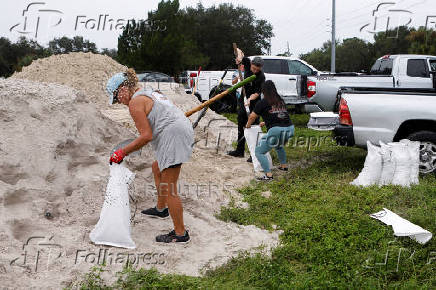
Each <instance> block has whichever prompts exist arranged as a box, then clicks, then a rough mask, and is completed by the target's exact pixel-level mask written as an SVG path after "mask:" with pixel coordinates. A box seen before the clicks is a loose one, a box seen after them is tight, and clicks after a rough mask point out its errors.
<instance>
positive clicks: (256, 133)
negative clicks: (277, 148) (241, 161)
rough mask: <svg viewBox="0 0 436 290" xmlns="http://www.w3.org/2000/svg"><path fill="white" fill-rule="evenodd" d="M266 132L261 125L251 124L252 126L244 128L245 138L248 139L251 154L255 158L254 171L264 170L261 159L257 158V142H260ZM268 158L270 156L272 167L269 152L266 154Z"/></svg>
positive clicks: (270, 162)
mask: <svg viewBox="0 0 436 290" xmlns="http://www.w3.org/2000/svg"><path fill="white" fill-rule="evenodd" d="M264 135H265V133H262V129H261V128H260V126H257V125H256V126H251V128H245V129H244V136H245V140H246V141H247V146H248V150H249V151H250V154H251V159H252V160H253V167H254V171H256V172H260V171H263V169H262V166H261V165H260V163H259V160H257V158H256V154H255V150H256V146H257V144H258V143H259V142H260V139H261V138H262V136H264ZM265 155H266V158H268V162H269V167H270V168H272V158H271V155H270V154H269V152H268V153H266V154H265Z"/></svg>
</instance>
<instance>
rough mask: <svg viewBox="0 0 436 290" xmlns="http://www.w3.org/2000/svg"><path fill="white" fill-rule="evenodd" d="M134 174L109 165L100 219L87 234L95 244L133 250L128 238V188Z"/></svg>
mask: <svg viewBox="0 0 436 290" xmlns="http://www.w3.org/2000/svg"><path fill="white" fill-rule="evenodd" d="M134 178H135V174H134V173H132V172H131V171H130V170H129V169H127V168H126V167H124V166H123V165H121V164H113V165H110V177H109V182H108V184H107V187H106V195H105V198H104V203H103V207H102V209H101V212H100V219H99V221H98V223H97V224H96V225H95V227H94V229H93V230H92V231H91V233H90V234H89V238H90V239H91V241H92V242H93V243H95V244H99V245H108V246H115V247H121V248H128V249H134V248H135V247H136V246H135V243H134V242H133V240H132V238H131V236H130V205H129V192H128V186H129V184H130V183H131V182H132V181H133V180H134Z"/></svg>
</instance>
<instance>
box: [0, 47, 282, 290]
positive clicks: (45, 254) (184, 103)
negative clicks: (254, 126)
mask: <svg viewBox="0 0 436 290" xmlns="http://www.w3.org/2000/svg"><path fill="white" fill-rule="evenodd" d="M88 55H89V54H83V55H80V54H72V56H71V58H72V59H73V60H74V61H75V62H76V63H77V66H76V69H79V68H80V70H81V71H82V70H84V69H83V68H87V69H90V68H92V67H98V66H96V65H93V61H94V57H95V56H94V55H91V56H89V57H88ZM59 61H61V63H60V64H59ZM44 62H46V63H48V64H50V65H45V66H42V65H41V63H44ZM95 62H96V63H100V62H101V63H102V64H101V71H100V72H99V74H100V75H98V76H95V77H92V78H91V79H92V80H93V81H92V82H91V83H88V84H86V83H84V81H83V80H78V81H77V82H76V81H75V78H81V79H83V78H86V76H87V75H88V74H90V73H92V72H91V71H86V69H85V72H84V73H83V74H80V73H77V72H75V71H73V72H70V73H71V75H72V76H73V77H71V80H68V81H64V80H61V81H58V80H57V79H55V80H53V79H50V78H49V77H47V78H45V81H50V82H59V83H64V84H67V85H70V86H72V84H76V83H81V84H80V85H79V86H77V87H76V88H75V89H73V88H71V87H67V86H63V85H60V84H48V83H42V82H41V81H42V79H41V76H40V75H39V74H44V73H45V70H44V69H45V68H46V67H47V66H49V67H50V68H51V69H53V70H57V71H63V70H68V69H69V68H68V69H67V68H63V67H62V64H63V63H68V61H67V59H64V58H61V59H60V60H59V56H56V58H53V59H50V58H49V59H46V60H41V61H40V63H39V64H38V65H35V67H36V68H35V67H33V64H32V65H31V66H30V67H28V68H27V70H26V71H25V72H23V73H22V74H27V76H28V78H33V79H36V81H37V82H33V81H28V80H22V79H23V78H25V77H23V75H20V74H18V75H15V76H14V78H10V79H7V80H0V120H1V123H0V124H1V127H0V136H1V138H0V281H2V285H1V286H2V287H8V288H28V287H35V288H46V289H47V288H59V287H64V286H68V285H70V284H71V283H72V282H73V281H75V280H76V279H81V278H82V277H83V274H84V273H86V272H87V271H89V269H91V268H92V267H93V266H96V265H99V264H103V263H105V264H106V269H107V270H108V271H107V272H105V274H104V275H103V276H104V277H105V279H108V280H111V279H114V273H115V272H116V271H119V270H121V269H122V267H123V266H124V265H126V263H127V261H129V263H130V264H132V265H133V266H134V267H144V268H151V267H156V268H157V269H158V270H159V271H161V272H163V273H181V274H187V275H194V276H196V275H201V274H202V273H203V272H204V271H205V270H207V269H212V268H214V267H216V266H219V265H222V264H224V263H225V262H226V261H228V259H229V258H230V257H234V256H236V255H238V253H240V252H241V251H250V252H253V251H263V252H265V253H267V254H268V253H269V250H270V249H271V247H275V246H277V244H278V234H279V232H272V233H271V232H268V231H266V230H262V229H259V228H256V227H254V226H239V225H236V224H233V223H225V222H223V221H220V220H218V219H216V218H215V214H216V213H217V212H219V210H220V208H221V206H222V205H226V204H227V203H228V202H229V201H230V200H231V199H233V200H236V202H237V203H238V204H240V206H244V204H243V203H242V202H241V201H240V200H241V197H240V196H239V194H238V193H237V192H236V191H235V188H237V187H240V186H243V185H244V184H246V183H247V182H248V181H249V180H250V179H252V177H253V171H252V166H251V164H249V163H247V162H246V161H245V159H239V158H231V157H228V156H226V154H225V152H226V151H227V150H228V149H230V148H231V141H234V140H235V139H236V127H235V126H234V125H233V124H231V123H230V122H228V121H227V120H224V119H223V118H222V117H221V116H219V115H216V114H215V113H213V112H208V113H207V114H206V116H205V117H204V118H203V119H202V121H201V122H200V125H199V126H198V127H197V128H196V130H195V132H196V141H197V143H196V145H195V149H194V153H193V156H192V160H191V161H190V162H189V163H187V164H185V165H184V166H183V168H182V173H181V178H180V184H179V192H180V195H181V197H182V200H183V204H184V208H185V211H184V216H185V224H186V226H187V228H188V229H189V230H190V234H191V242H190V243H189V244H186V245H162V244H157V243H155V242H154V237H155V236H156V235H157V234H161V233H165V232H167V231H169V230H171V229H172V222H171V220H170V219H165V220H157V219H150V218H147V217H145V216H143V215H142V214H141V213H140V210H141V209H143V208H147V207H151V206H153V205H154V204H155V202H156V196H155V194H156V192H155V188H154V183H153V178H152V175H151V163H152V161H153V160H154V158H153V154H152V152H151V148H150V147H149V146H146V147H144V148H143V149H142V150H141V154H140V155H139V156H130V157H128V160H126V161H127V162H126V166H127V167H128V168H129V169H130V170H132V171H133V172H134V173H136V178H135V181H134V184H133V186H132V187H131V189H130V193H131V195H132V198H133V199H132V202H131V210H132V216H133V222H132V238H133V240H134V241H135V243H136V245H137V248H136V249H134V250H125V249H119V248H113V247H106V246H96V245H93V244H92V243H91V242H90V241H89V237H88V235H89V232H90V231H91V230H92V228H93V227H94V225H95V224H96V223H97V221H98V218H99V214H100V209H101V206H102V204H103V200H104V192H105V187H106V183H107V180H108V174H109V166H108V157H109V153H110V151H111V150H112V148H113V147H114V146H115V145H116V144H118V143H119V142H121V141H123V140H126V139H129V138H134V137H135V134H136V130H135V129H134V127H133V126H132V121H131V120H130V117H129V115H128V111H127V108H125V107H122V106H113V107H108V106H107V105H104V103H105V99H106V97H105V95H104V93H103V90H102V88H101V81H102V80H103V79H104V78H105V77H106V75H107V74H110V72H108V71H105V70H104V68H105V66H104V63H108V64H107V67H108V68H110V70H112V69H114V68H116V67H117V65H118V66H120V65H119V64H117V63H115V62H114V61H113V60H111V59H109V58H105V59H101V58H100V56H97V60H95ZM114 63H115V64H114ZM66 66H67V65H66ZM65 73H68V72H65ZM52 75H53V77H52V78H58V76H57V75H56V74H55V73H54V74H52ZM145 85H152V86H155V85H156V84H145ZM83 86H89V87H90V88H87V89H86V90H81V87H83ZM73 87H74V86H73ZM159 87H160V89H161V90H162V91H163V92H164V93H165V94H166V95H167V96H169V97H170V98H171V100H172V101H173V102H174V103H175V104H176V105H177V106H178V107H180V108H181V109H182V110H183V111H186V110H187V109H189V108H191V107H192V106H194V105H195V104H197V103H198V102H197V101H196V100H195V98H194V99H193V98H192V96H189V95H186V94H185V93H184V91H183V89H182V88H180V87H179V86H178V85H176V84H159ZM76 89H77V90H76ZM90 92H93V95H92V96H91V95H90V94H91V93H90ZM195 118H196V116H195V115H194V116H193V117H192V118H191V119H192V120H194V119H195ZM217 140H219V141H217Z"/></svg>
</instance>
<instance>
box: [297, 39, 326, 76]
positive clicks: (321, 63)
mask: <svg viewBox="0 0 436 290" xmlns="http://www.w3.org/2000/svg"><path fill="white" fill-rule="evenodd" d="M331 46H332V45H331V41H327V42H324V44H323V45H322V47H321V48H315V49H314V50H312V51H311V52H309V53H306V54H302V55H300V58H301V59H303V60H304V61H306V62H308V63H310V64H311V65H313V66H314V67H316V68H317V69H318V70H321V71H330V52H331Z"/></svg>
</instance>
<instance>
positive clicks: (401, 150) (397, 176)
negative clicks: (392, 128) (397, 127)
mask: <svg viewBox="0 0 436 290" xmlns="http://www.w3.org/2000/svg"><path fill="white" fill-rule="evenodd" d="M389 145H390V146H391V147H392V157H393V159H394V161H395V173H394V178H392V184H393V185H400V186H405V187H409V186H410V163H411V160H410V154H409V149H408V146H407V145H406V144H404V143H398V142H395V143H389Z"/></svg>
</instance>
